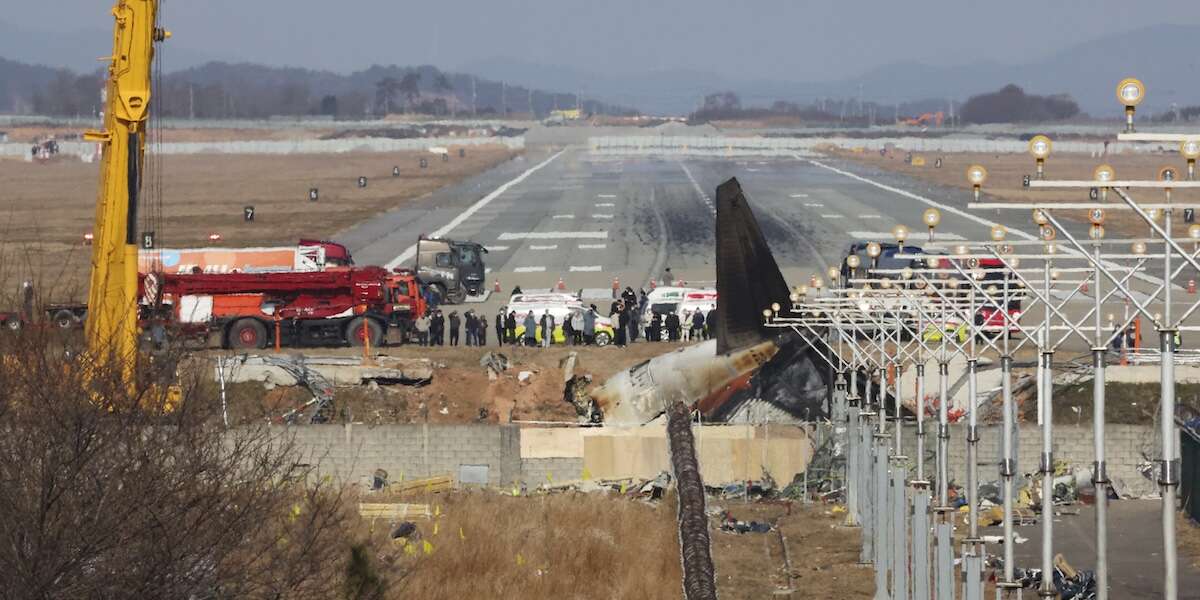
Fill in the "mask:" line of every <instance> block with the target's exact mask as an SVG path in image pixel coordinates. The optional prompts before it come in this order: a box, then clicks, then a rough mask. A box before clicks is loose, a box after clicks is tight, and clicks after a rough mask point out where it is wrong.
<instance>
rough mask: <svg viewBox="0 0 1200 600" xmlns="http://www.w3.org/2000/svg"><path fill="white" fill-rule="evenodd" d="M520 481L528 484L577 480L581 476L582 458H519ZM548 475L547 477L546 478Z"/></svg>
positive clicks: (536, 484)
mask: <svg viewBox="0 0 1200 600" xmlns="http://www.w3.org/2000/svg"><path fill="white" fill-rule="evenodd" d="M521 474H522V481H524V482H525V483H527V484H529V485H530V486H539V485H541V484H543V483H561V482H564V481H577V480H579V479H582V478H583V459H582V458H572V457H558V458H526V459H523V460H521ZM547 475H549V476H550V477H549V479H547V477H546V476H547Z"/></svg>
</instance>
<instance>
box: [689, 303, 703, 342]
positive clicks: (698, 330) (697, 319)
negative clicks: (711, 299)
mask: <svg viewBox="0 0 1200 600" xmlns="http://www.w3.org/2000/svg"><path fill="white" fill-rule="evenodd" d="M691 327H692V338H693V339H697V340H698V339H700V337H701V336H703V335H704V311H701V310H698V311H696V312H695V313H693V314H692V323H691Z"/></svg>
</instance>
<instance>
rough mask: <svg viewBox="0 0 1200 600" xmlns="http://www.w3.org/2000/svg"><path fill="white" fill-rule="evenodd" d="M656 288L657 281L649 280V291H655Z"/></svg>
mask: <svg viewBox="0 0 1200 600" xmlns="http://www.w3.org/2000/svg"><path fill="white" fill-rule="evenodd" d="M657 287H658V281H657V280H655V279H651V280H650V289H652V290H653V289H655V288H657Z"/></svg>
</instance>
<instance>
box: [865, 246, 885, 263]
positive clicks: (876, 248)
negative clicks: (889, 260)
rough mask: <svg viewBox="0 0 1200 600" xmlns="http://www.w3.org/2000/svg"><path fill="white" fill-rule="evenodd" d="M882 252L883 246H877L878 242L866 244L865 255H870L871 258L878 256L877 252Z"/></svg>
mask: <svg viewBox="0 0 1200 600" xmlns="http://www.w3.org/2000/svg"><path fill="white" fill-rule="evenodd" d="M882 252H883V248H881V247H880V246H879V243H878V242H871V243H869V244H867V256H870V257H871V258H872V259H876V258H879V254H880V253H882Z"/></svg>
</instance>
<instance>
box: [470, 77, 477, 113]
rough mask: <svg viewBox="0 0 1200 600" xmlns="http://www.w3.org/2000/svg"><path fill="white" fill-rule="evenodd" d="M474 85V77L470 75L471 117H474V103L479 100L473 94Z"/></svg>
mask: <svg viewBox="0 0 1200 600" xmlns="http://www.w3.org/2000/svg"><path fill="white" fill-rule="evenodd" d="M475 83H476V77H475V76H474V75H472V76H471V116H472V117H474V116H475V103H476V101H478V100H479V96H477V95H476V94H475Z"/></svg>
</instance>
